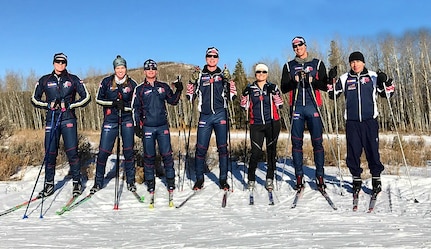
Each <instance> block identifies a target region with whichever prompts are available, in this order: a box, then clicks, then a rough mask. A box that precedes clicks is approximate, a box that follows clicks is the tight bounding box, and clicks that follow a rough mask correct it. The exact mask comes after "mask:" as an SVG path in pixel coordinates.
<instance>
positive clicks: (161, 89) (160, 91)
mask: <svg viewBox="0 0 431 249" xmlns="http://www.w3.org/2000/svg"><path fill="white" fill-rule="evenodd" d="M157 91H158V92H159V94H162V93H164V92H165V89H164V88H163V87H159V88H158V89H157Z"/></svg>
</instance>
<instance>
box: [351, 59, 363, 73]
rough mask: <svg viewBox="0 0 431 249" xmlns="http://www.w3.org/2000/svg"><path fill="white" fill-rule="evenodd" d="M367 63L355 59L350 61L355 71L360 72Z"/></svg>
mask: <svg viewBox="0 0 431 249" xmlns="http://www.w3.org/2000/svg"><path fill="white" fill-rule="evenodd" d="M364 67H365V63H364V62H363V61H360V60H353V61H351V62H350V68H351V69H352V71H353V72H355V73H360V72H362V71H364Z"/></svg>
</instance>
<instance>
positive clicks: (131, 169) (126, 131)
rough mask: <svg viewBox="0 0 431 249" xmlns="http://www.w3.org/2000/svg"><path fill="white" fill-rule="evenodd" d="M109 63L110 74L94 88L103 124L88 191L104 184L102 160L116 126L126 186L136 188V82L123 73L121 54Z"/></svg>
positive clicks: (106, 153)
mask: <svg viewBox="0 0 431 249" xmlns="http://www.w3.org/2000/svg"><path fill="white" fill-rule="evenodd" d="M112 64H113V66H114V74H112V75H110V76H108V77H106V78H104V79H103V80H102V81H101V82H100V85H99V90H98V91H97V98H96V102H97V104H99V105H101V106H102V107H103V125H102V129H101V130H102V131H101V134H100V143H99V154H98V155H97V162H96V176H95V178H94V186H93V187H92V188H91V190H90V193H92V194H94V193H96V192H97V191H99V190H100V189H101V188H103V186H104V177H105V168H106V162H107V160H108V157H109V156H110V155H111V153H112V148H113V147H114V143H115V140H116V138H117V136H118V129H119V126H120V125H121V140H122V145H123V155H124V169H125V173H126V182H127V189H128V190H129V191H132V192H135V191H136V186H135V159H134V155H133V146H134V137H135V135H134V126H133V119H132V108H131V106H132V96H133V91H134V90H135V87H136V86H137V84H136V82H135V81H134V80H133V79H132V78H130V77H129V76H128V75H127V63H126V60H125V59H124V58H123V57H121V56H120V55H117V57H116V58H115V59H114V61H113V62H112ZM120 113H121V116H120Z"/></svg>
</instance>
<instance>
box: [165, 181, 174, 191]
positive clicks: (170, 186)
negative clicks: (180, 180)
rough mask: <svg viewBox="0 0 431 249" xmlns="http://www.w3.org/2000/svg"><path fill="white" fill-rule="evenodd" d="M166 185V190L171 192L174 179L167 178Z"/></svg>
mask: <svg viewBox="0 0 431 249" xmlns="http://www.w3.org/2000/svg"><path fill="white" fill-rule="evenodd" d="M166 183H167V185H168V190H169V191H173V190H174V189H175V179H174V178H168V179H166Z"/></svg>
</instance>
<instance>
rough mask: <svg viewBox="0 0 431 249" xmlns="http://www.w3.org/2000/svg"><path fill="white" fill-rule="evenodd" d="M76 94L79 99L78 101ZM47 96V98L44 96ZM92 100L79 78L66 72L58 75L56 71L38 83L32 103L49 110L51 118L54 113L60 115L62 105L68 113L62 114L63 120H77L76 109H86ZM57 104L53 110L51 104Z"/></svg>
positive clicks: (48, 114) (48, 115) (43, 77)
mask: <svg viewBox="0 0 431 249" xmlns="http://www.w3.org/2000/svg"><path fill="white" fill-rule="evenodd" d="M76 94H78V95H79V99H76ZM43 95H45V98H42V96H43ZM90 100H91V96H90V94H89V93H88V91H87V88H86V87H85V85H84V83H83V82H82V81H81V80H80V79H79V78H78V76H76V75H73V74H69V73H68V72H67V71H66V70H64V71H63V72H62V73H61V75H56V74H55V73H54V71H53V72H52V73H51V74H47V75H44V76H42V77H41V78H40V79H39V81H38V82H37V84H36V86H35V88H34V91H33V95H32V98H31V102H32V104H33V105H34V106H36V107H37V108H42V109H46V110H47V117H51V115H52V112H53V111H54V112H55V113H56V114H58V113H60V111H61V110H60V108H61V105H62V103H64V107H65V108H66V111H65V112H64V113H63V114H62V120H67V119H76V115H75V110H74V109H75V108H77V107H84V106H85V105H87V104H88V103H89V102H90ZM52 102H54V103H57V105H56V106H55V108H54V109H53V110H51V103H52Z"/></svg>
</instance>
